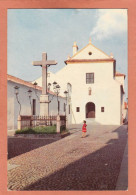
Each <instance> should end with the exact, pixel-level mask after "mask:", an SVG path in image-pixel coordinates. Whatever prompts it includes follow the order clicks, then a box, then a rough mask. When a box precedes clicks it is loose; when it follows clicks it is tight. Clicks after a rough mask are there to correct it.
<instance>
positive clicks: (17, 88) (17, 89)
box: [14, 86, 21, 115]
mask: <svg viewBox="0 0 136 195" xmlns="http://www.w3.org/2000/svg"><path fill="white" fill-rule="evenodd" d="M14 89H15V95H16V99H17V102H18V104H19V108H20V109H19V115H20V113H21V104H20V101H19V99H18V94H19V87H18V86H15V87H14Z"/></svg>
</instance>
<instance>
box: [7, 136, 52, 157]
mask: <svg viewBox="0 0 136 195" xmlns="http://www.w3.org/2000/svg"><path fill="white" fill-rule="evenodd" d="M54 141H56V140H55V139H42V138H41V139H37V138H36V139H34V138H33V139H28V138H16V137H8V159H10V158H13V157H15V156H18V155H20V154H23V153H26V152H29V151H31V150H34V149H36V148H39V147H41V146H45V145H47V144H50V143H52V142H54Z"/></svg>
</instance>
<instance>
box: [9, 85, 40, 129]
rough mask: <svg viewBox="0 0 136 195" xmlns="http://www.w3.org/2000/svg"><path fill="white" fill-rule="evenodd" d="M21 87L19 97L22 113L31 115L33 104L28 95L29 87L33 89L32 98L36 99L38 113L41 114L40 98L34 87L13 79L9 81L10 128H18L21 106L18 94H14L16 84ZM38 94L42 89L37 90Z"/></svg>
mask: <svg viewBox="0 0 136 195" xmlns="http://www.w3.org/2000/svg"><path fill="white" fill-rule="evenodd" d="M16 85H17V86H18V87H20V88H19V95H18V99H19V102H20V103H21V113H20V114H21V115H31V106H30V101H29V97H28V93H27V91H28V90H29V89H31V90H32V97H31V100H32V99H36V114H37V115H38V114H39V111H40V106H39V102H38V99H37V97H36V94H35V90H34V89H33V88H29V87H27V86H25V85H21V84H18V83H17V84H16V83H14V82H12V81H8V113H7V114H8V129H17V117H18V115H19V110H20V106H19V104H18V102H17V99H16V95H15V94H14V87H15V86H16ZM36 91H37V94H38V96H39V95H40V94H41V91H39V90H36Z"/></svg>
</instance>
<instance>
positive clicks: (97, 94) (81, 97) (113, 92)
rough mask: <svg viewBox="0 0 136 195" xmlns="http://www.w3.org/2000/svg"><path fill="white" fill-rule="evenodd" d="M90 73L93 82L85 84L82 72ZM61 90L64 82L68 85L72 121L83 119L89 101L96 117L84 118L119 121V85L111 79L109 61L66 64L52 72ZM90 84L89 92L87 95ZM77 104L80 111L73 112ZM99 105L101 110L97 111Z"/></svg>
mask: <svg viewBox="0 0 136 195" xmlns="http://www.w3.org/2000/svg"><path fill="white" fill-rule="evenodd" d="M90 72H94V83H93V84H86V73H90ZM56 78H59V79H58V80H57V79H56V81H57V82H59V84H60V86H61V89H63V90H64V89H65V88H66V83H68V82H70V83H71V84H72V95H71V105H72V112H71V114H72V123H81V122H82V121H83V120H84V119H85V113H86V112H85V106H86V103H88V102H93V103H94V104H95V106H96V107H95V108H96V118H95V119H88V120H90V121H95V122H98V123H101V124H118V125H119V124H120V120H121V113H120V103H121V102H120V85H119V83H118V82H116V81H115V80H114V79H113V63H112V62H106V63H81V64H79V63H78V64H68V65H67V66H66V67H65V68H64V69H62V70H61V71H59V72H58V73H57V74H56ZM89 87H91V89H92V95H91V96H89V95H88V88H89ZM76 107H80V112H76ZM101 107H104V108H105V112H101Z"/></svg>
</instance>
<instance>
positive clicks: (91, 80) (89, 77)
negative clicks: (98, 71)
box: [86, 73, 94, 84]
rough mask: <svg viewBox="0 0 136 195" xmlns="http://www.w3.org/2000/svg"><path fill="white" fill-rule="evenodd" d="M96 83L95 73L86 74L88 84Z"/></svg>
mask: <svg viewBox="0 0 136 195" xmlns="http://www.w3.org/2000/svg"><path fill="white" fill-rule="evenodd" d="M89 83H94V73H86V84H89Z"/></svg>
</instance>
